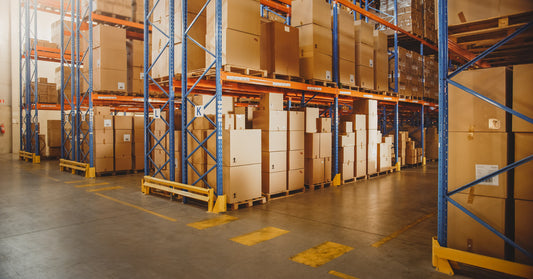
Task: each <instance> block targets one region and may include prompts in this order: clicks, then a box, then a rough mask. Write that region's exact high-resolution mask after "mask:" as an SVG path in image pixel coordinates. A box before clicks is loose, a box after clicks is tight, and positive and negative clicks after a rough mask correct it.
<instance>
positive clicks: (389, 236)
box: [372, 212, 435, 248]
mask: <svg viewBox="0 0 533 279" xmlns="http://www.w3.org/2000/svg"><path fill="white" fill-rule="evenodd" d="M433 215H435V212H433V213H430V214H427V215H425V216H423V217H421V218H419V219H418V220H416V221H414V222H413V223H411V224H409V225H407V226H405V227H403V228H401V229H399V230H397V231H395V232H393V233H391V234H390V235H388V236H386V237H384V238H382V239H381V240H380V241H378V242H375V243H374V244H372V247H376V248H378V247H379V246H381V245H383V244H385V243H387V242H388V241H390V240H393V239H395V238H396V237H398V235H400V234H402V233H404V232H405V231H407V230H408V229H410V228H412V227H414V226H416V225H417V224H419V223H420V222H422V221H424V220H426V219H428V218H431V217H432V216H433Z"/></svg>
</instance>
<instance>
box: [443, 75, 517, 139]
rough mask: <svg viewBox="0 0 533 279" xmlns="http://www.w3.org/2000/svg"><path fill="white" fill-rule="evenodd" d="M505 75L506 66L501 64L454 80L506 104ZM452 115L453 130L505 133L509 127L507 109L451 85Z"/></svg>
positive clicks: (450, 103) (451, 130)
mask: <svg viewBox="0 0 533 279" xmlns="http://www.w3.org/2000/svg"><path fill="white" fill-rule="evenodd" d="M505 76H506V69H505V67H498V68H490V69H480V70H471V71H464V72H462V73H460V74H458V75H457V76H455V77H454V78H453V80H454V81H456V82H457V83H460V84H462V85H464V86H466V87H468V88H470V89H472V90H474V91H476V92H478V93H480V94H483V95H484V96H486V97H488V98H490V99H492V100H494V101H496V102H499V103H500V104H505V88H506V83H505ZM519 87H520V86H519ZM519 111H520V110H519ZM448 115H449V131H450V132H505V129H506V126H505V111H504V110H502V109H499V108H497V107H495V106H493V105H491V104H489V103H487V102H485V101H483V100H481V99H479V98H477V97H475V96H473V95H471V94H469V93H466V92H464V91H463V90H461V89H459V88H457V87H455V86H450V87H449V113H448Z"/></svg>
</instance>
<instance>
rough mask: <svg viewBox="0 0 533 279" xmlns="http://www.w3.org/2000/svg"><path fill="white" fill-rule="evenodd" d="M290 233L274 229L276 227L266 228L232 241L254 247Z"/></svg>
mask: <svg viewBox="0 0 533 279" xmlns="http://www.w3.org/2000/svg"><path fill="white" fill-rule="evenodd" d="M288 232H289V231H286V230H282V229H278V228H274V227H266V228H262V229H260V230H257V231H255V232H251V233H247V234H243V235H240V236H237V237H234V238H232V239H231V240H233V241H235V242H237V243H240V244H243V245H247V246H253V245H256V244H258V243H261V242H263V241H267V240H271V239H273V238H276V237H278V236H281V235H284V234H286V233H288Z"/></svg>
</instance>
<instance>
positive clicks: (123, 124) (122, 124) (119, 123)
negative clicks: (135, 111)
mask: <svg viewBox="0 0 533 279" xmlns="http://www.w3.org/2000/svg"><path fill="white" fill-rule="evenodd" d="M113 118H114V121H115V130H131V129H133V126H132V125H133V117H132V116H119V115H115V116H114V117H113Z"/></svg>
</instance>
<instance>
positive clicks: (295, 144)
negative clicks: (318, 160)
mask: <svg viewBox="0 0 533 279" xmlns="http://www.w3.org/2000/svg"><path fill="white" fill-rule="evenodd" d="M287 135H288V137H287V145H288V146H287V147H288V149H287V150H289V151H292V150H303V149H304V148H305V147H304V146H305V133H304V131H289V132H287Z"/></svg>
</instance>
